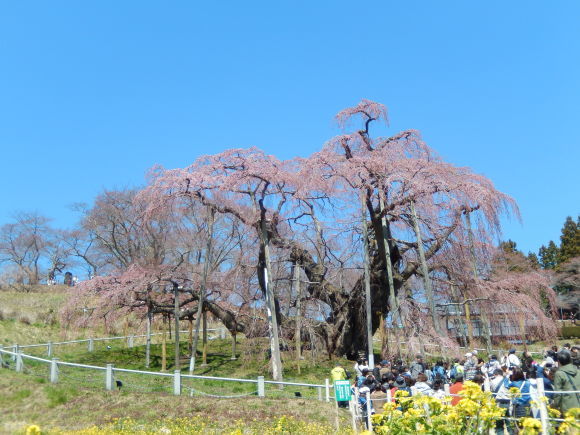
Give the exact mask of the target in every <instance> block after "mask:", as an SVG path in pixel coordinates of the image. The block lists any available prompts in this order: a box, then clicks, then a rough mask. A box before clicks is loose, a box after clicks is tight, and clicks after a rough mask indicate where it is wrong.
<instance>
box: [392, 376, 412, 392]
mask: <svg viewBox="0 0 580 435" xmlns="http://www.w3.org/2000/svg"><path fill="white" fill-rule="evenodd" d="M398 390H403V391H406V392H408V393H409V394H410V393H411V390H410V389H409V386H408V385H407V382H406V381H405V378H404V377H402V376H398V377H397V378H396V379H395V381H394V382H393V386H392V387H391V397H395V392H396V391H398Z"/></svg>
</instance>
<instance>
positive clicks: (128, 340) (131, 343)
mask: <svg viewBox="0 0 580 435" xmlns="http://www.w3.org/2000/svg"><path fill="white" fill-rule="evenodd" d="M133 339H134V337H133V336H132V335H130V336H129V338H128V339H127V347H129V348H132V347H133Z"/></svg>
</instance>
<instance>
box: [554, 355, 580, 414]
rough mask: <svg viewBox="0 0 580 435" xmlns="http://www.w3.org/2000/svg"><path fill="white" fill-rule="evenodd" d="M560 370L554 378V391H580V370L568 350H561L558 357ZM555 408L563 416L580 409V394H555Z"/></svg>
mask: <svg viewBox="0 0 580 435" xmlns="http://www.w3.org/2000/svg"><path fill="white" fill-rule="evenodd" d="M557 358H558V363H559V368H558V371H557V372H556V374H555V376H554V391H555V392H557V391H579V390H580V370H578V367H576V366H575V365H574V364H572V355H571V354H570V352H568V351H567V350H561V351H560V352H558V355H557ZM554 406H555V407H556V408H558V409H559V410H560V411H561V412H562V415H564V414H566V412H567V411H568V410H570V409H572V408H580V394H579V393H577V392H576V393H568V394H558V393H556V394H554Z"/></svg>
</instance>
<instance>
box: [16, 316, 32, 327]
mask: <svg viewBox="0 0 580 435" xmlns="http://www.w3.org/2000/svg"><path fill="white" fill-rule="evenodd" d="M18 321H19V322H20V323H24V324H25V325H30V324H32V321H31V320H30V317H28V316H27V315H26V314H21V315H20V316H19V317H18Z"/></svg>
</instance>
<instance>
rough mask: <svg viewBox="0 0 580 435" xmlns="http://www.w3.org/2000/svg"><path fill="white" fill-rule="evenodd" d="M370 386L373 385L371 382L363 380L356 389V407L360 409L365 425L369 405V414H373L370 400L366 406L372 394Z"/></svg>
mask: <svg viewBox="0 0 580 435" xmlns="http://www.w3.org/2000/svg"><path fill="white" fill-rule="evenodd" d="M372 384H373V382H372V380H370V379H365V381H364V382H363V384H362V385H361V386H360V387H359V389H358V405H359V407H360V410H361V415H362V417H363V421H364V422H365V424H366V422H367V415H368V407H369V405H370V410H371V414H374V409H373V402H372V400H370V402H369V403H368V405H367V401H368V400H369V398H370V395H371V393H372Z"/></svg>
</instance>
